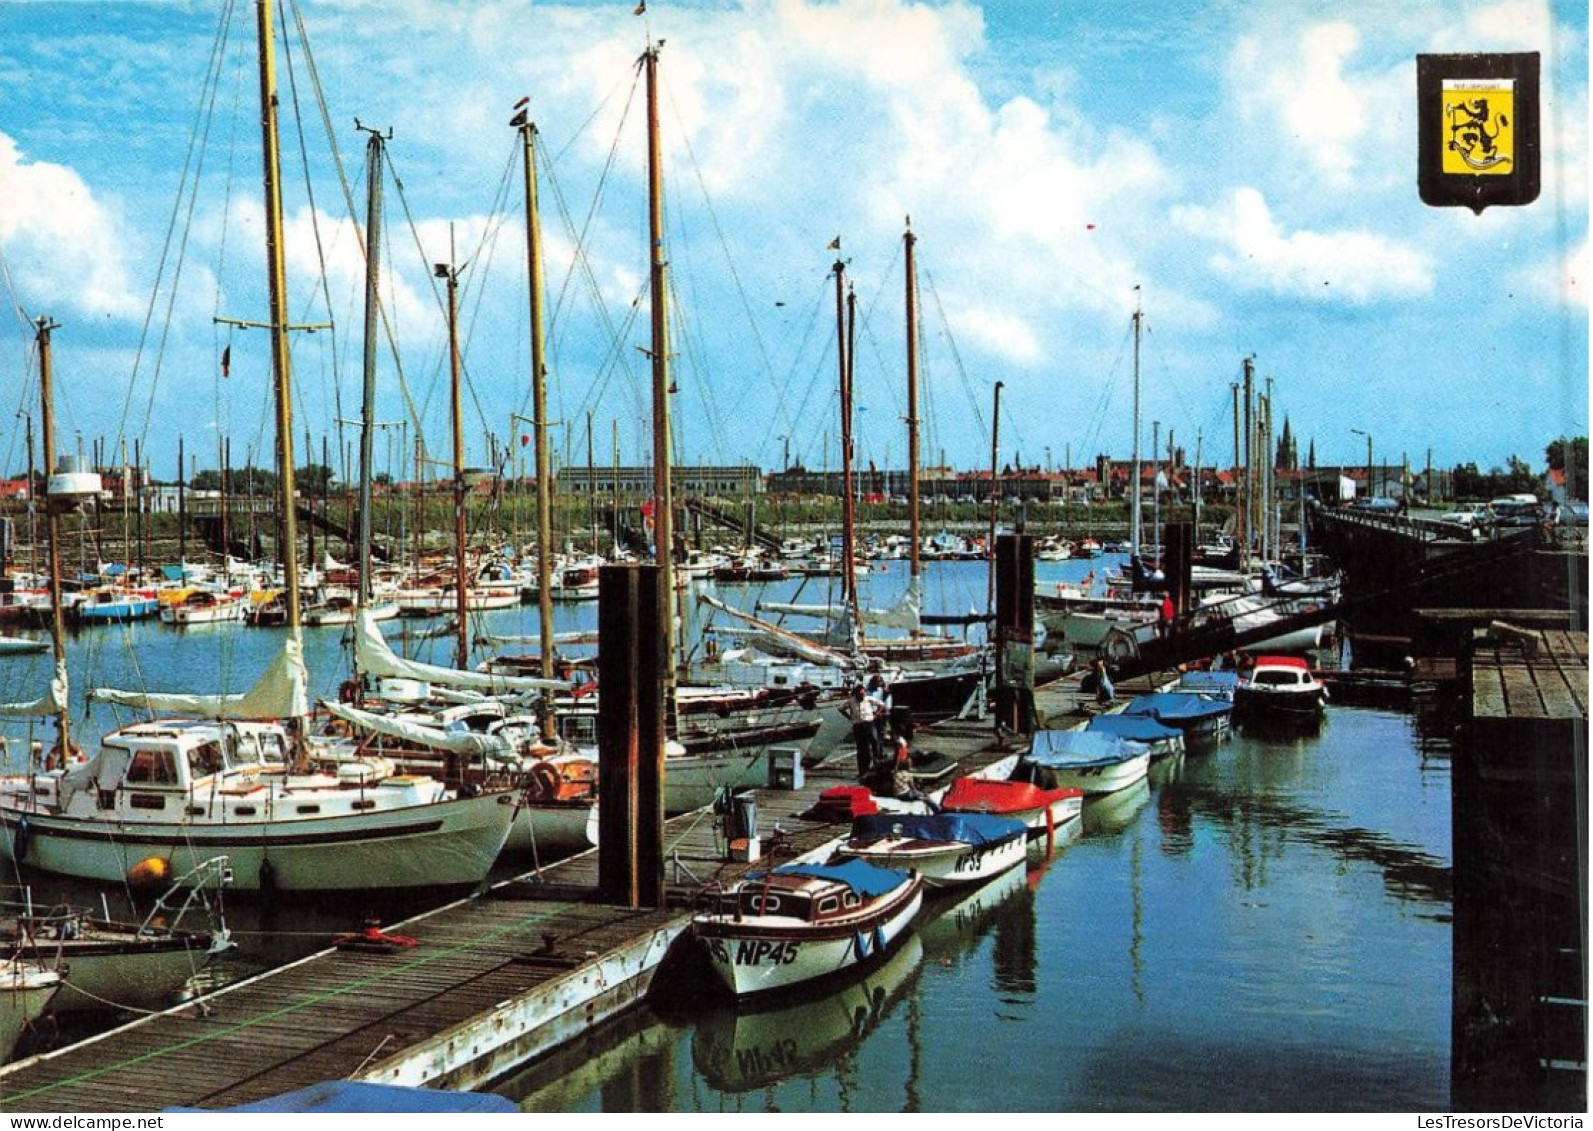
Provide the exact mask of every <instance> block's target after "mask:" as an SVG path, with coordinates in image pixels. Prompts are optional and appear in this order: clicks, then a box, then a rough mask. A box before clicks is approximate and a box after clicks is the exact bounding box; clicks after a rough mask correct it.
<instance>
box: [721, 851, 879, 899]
mask: <svg viewBox="0 0 1593 1131" xmlns="http://www.w3.org/2000/svg"><path fill="white" fill-rule="evenodd" d="M765 874H766V873H765ZM774 874H775V875H776V876H812V877H813V878H814V879H816V880H833V881H835V882H836V883H838V884H845V885H846V886H847V887H849V888H851V889H852V890H853V891H855V892H856V893H857V894H858V895H860V896H862V897H863V898H864V899H873V898H875V897H877V896H881V895H884V894H885V893H886V892H891V891H895V890H896V889H897V888H899V887H901V886H902V881H903V880H905V879H907V877H908V873H906V872H903V871H900V870H899V869H896V868H881V867H880V866H879V865H877V864H870V863H869V862H868V861H867V860H845V861H841V862H840V863H836V864H782V865H780V866H779V867H778V868H776V869H775V870H774ZM762 878H763V876H762V875H749V876H748V877H747V880H748V882H756V881H758V880H760V879H762Z"/></svg>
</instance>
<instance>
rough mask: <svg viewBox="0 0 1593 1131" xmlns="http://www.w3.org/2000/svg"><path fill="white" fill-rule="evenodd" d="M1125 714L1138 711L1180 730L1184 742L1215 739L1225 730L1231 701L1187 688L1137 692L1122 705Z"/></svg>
mask: <svg viewBox="0 0 1593 1131" xmlns="http://www.w3.org/2000/svg"><path fill="white" fill-rule="evenodd" d="M1123 714H1125V715H1142V716H1145V717H1147V718H1152V719H1155V720H1156V721H1157V722H1159V723H1162V724H1164V725H1166V726H1170V727H1177V728H1178V729H1179V730H1181V731H1183V732H1184V743H1185V745H1186V746H1187V745H1189V744H1191V743H1194V742H1219V741H1221V740H1222V739H1223V737H1224V736H1226V735H1227V733H1228V720H1229V716H1230V715H1232V714H1233V701H1232V700H1230V699H1223V698H1219V697H1217V696H1215V695H1197V694H1195V693H1194V692H1189V691H1156V692H1152V693H1150V694H1148V695H1139V696H1136V697H1135V698H1134V700H1133V701H1132V702H1130V703H1129V705H1128V706H1127V707H1124V708H1123Z"/></svg>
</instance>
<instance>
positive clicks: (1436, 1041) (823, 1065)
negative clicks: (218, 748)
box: [0, 561, 1451, 1112]
mask: <svg viewBox="0 0 1593 1131" xmlns="http://www.w3.org/2000/svg"><path fill="white" fill-rule="evenodd" d="M1107 564H1109V563H1106V562H1104V561H1097V562H1089V563H1086V562H1078V561H1075V562H1067V563H1057V564H1050V563H1047V564H1044V565H1042V566H1041V568H1040V571H1039V572H1040V578H1041V579H1042V580H1049V579H1059V578H1061V577H1069V578H1077V577H1081V576H1083V575H1084V573H1085V572H1086V571H1088V570H1091V569H1101V568H1103V567H1104V566H1105V565H1107ZM984 576H985V575H984V570H983V567H982V566H981V565H978V564H977V563H956V564H940V565H936V566H935V567H933V568H932V569H931V572H930V576H929V581H928V584H927V586H926V593H927V597H928V599H927V601H926V604H927V606H928V607H929V608H931V609H932V610H934V611H948V612H951V611H956V612H965V611H967V610H968V608H969V607H980V606H982V605H983V601H984V586H985V580H984ZM870 584H871V586H872V587H873V588H874V593H873V594H872V596H873V599H874V600H875V601H876V602H878V603H880V604H883V603H885V602H886V601H888V600H890V599H891V597H892V596H893V593H892V592H891V589H892V587H893V586H894V587H895V588H896V591H898V592H899V587H900V586H901V585H903V584H905V569H904V568H903V567H902V566H901V564H900V563H891V569H888V570H887V571H886V572H885V573H883V574H877V575H874V576H873V577H871V579H870ZM789 592H790V587H789V586H788V587H786V588H784V589H782V590H780V591H777V592H769V593H767V594H764V596H765V597H766V599H784V598H785V596H786V594H788V593H789ZM937 594H944V595H940V596H937ZM719 595H720V596H721V597H722V598H723V599H726V600H728V601H730V602H731V603H735V604H741V605H743V607H750V605H751V603H752V599H753V597H754V596H756V594H752V593H750V592H749V593H746V594H745V595H744V596H743V595H742V594H740V593H738V592H737V591H735V590H726V589H725V588H724V587H721V592H720V594H719ZM803 599H812V598H811V594H810V595H808V596H805V597H804V598H803ZM589 616H595V610H593V609H591V608H590V607H585V608H576V607H570V608H568V609H561V613H560V619H561V621H567V622H570V624H569V626H570V627H578V626H579V624H578V622H580V621H581V620H583V619H584V618H586V617H589ZM534 621H535V609H534V608H529V609H524V610H506V611H504V612H500V613H495V614H490V627H489V630H490V631H494V632H502V633H513V632H532V631H534ZM390 627H391V628H392V630H393V633H394V634H395V636H394V638H395V642H396V640H397V639H398V637H397V635H396V634H397V633H398V632H400V631H401V630H406V629H412V628H413V627H414V624H413V623H412V622H403V623H400V624H395V625H393V626H390ZM562 627H564V625H561V628H562ZM340 637H341V633H340V631H339V630H336V629H325V630H317V631H308V632H307V633H306V658H307V662H308V664H309V666H310V671H311V673H312V677H313V678H314V679H315V683H316V686H315V691H316V692H317V693H318V694H323V695H330V694H332V693H333V692H334V690H335V687H336V684H337V682H338V680H339V679H341V678H343V677H344V676H345V675H346V674H347V661H346V658H345V657H344V656H343V655H342V649H341V645H340ZM278 640H279V634H278V633H276V632H274V631H272V630H257V629H250V628H246V627H243V626H217V627H214V628H207V629H198V630H193V629H190V630H186V631H181V632H179V631H175V630H172V629H170V628H166V627H164V626H160V625H157V624H153V623H146V624H140V625H136V626H133V627H131V628H126V629H122V628H106V629H95V630H89V631H85V632H83V633H80V634H77V635H75V636H74V637H73V638H72V641H71V645H70V649H69V653H70V656H69V658H70V660H71V663H72V671H73V677H74V680H75V681H76V682H75V686H74V700H75V701H77V702H79V703H80V697H81V694H82V691H83V688H84V687H86V686H91V685H101V686H122V687H149V688H151V689H154V688H159V689H161V690H217V689H218V688H217V681H218V679H219V680H221V681H222V682H223V683H224V684H225V687H224V688H222V689H226V690H234V691H236V690H242V689H243V688H245V687H247V686H248V684H249V683H250V682H251V681H252V679H253V677H254V675H256V674H258V672H259V670H261V669H262V668H263V667H264V665H265V662H266V658H267V657H268V656H269V654H270V653H271V651H272V650H273V649H274V647H275V646H276V643H277V641H278ZM433 643H434V644H435V645H436V651H435V652H434V653H433V655H432V656H431V657H430V658H432V659H435V660H438V661H439V662H447V653H448V649H449V647H450V644H449V642H448V641H446V640H444V641H441V642H433ZM40 660H41V658H37V657H34V658H30V657H18V658H15V659H11V660H7V661H5V662H4V668H3V670H0V687H3V690H0V695H3V696H5V697H7V698H10V699H13V700H21V699H25V698H29V697H31V696H32V695H36V694H37V693H38V692H37V691H36V690H33V691H29V690H28V689H27V686H26V685H27V684H28V683H29V682H30V681H31V680H33V679H36V678H38V677H39V676H40V675H41V674H42V673H43V672H44V671H45V670H47V664H43V663H41V662H40ZM80 718H83V719H84V721H83V722H82V724H81V727H80V729H79V731H78V733H79V734H81V735H83V736H84V740H85V741H92V736H93V735H94V734H95V733H97V732H98V731H101V730H104V729H109V727H110V726H112V725H115V723H116V721H117V720H116V719H114V718H113V717H112V716H110V714H109V713H108V712H105V711H104V710H103V709H102V708H95V711H94V713H93V715H92V716H90V717H88V718H84V716H83V712H82V709H81V707H80V706H79V707H78V708H75V713H74V723H75V724H77V723H78V720H79V719H80ZM47 729H48V728H46V730H47ZM10 737H11V739H12V746H11V756H12V761H13V764H16V762H17V761H18V757H19V755H21V756H23V757H25V752H26V746H27V742H28V741H29V739H30V736H29V735H28V734H26V733H23V732H20V731H17V730H13V731H12V732H11V736H10ZM31 737H46V736H43V735H40V736H31ZM1075 824H1076V826H1077V827H1071V828H1068V829H1066V830H1065V832H1064V835H1063V836H1062V838H1061V840H1060V843H1058V844H1057V845H1056V846H1055V847H1054V848H1053V850H1052V851H1051V852H1050V853H1046V852H1045V851H1044V850H1043V847H1042V846H1036V847H1035V848H1033V849H1031V853H1030V858H1029V861H1028V865H1027V867H1026V868H1024V869H1019V870H1014V871H1012V872H1009V873H1008V874H1007V875H1006V876H1004V877H1002V878H1000V879H998V880H997V881H995V882H993V883H992V884H990V885H988V886H986V887H984V888H981V889H979V890H978V891H976V892H973V893H972V894H969V895H966V896H959V897H957V898H954V899H945V898H943V897H942V898H937V900H936V901H934V902H931V903H930V904H928V905H927V906H926V908H925V911H924V913H923V915H922V917H921V918H920V920H919V921H918V925H917V928H916V930H915V931H914V932H913V933H912V934H911V936H910V937H909V938H908V940H907V942H906V943H905V945H903V946H902V947H901V948H900V949H899V950H898V951H897V952H896V953H894V954H893V955H892V957H891V958H890V959H889V961H887V962H886V963H885V965H883V966H882V967H880V968H878V969H876V970H874V971H873V972H871V973H870V974H869V975H867V976H866V977H865V978H863V979H862V980H859V981H855V982H853V983H851V984H849V985H843V986H840V987H836V988H834V989H833V990H831V991H829V992H826V993H824V994H822V995H818V996H815V997H813V998H811V999H808V1000H804V1001H802V1002H800V1003H794V1004H789V1005H784V1006H781V1007H780V1008H776V1009H769V1010H761V1011H757V1012H745V1011H743V1012H737V1011H736V1010H734V1009H732V1008H730V1007H729V1006H727V1005H726V1004H724V1003H723V1002H722V1000H721V999H720V998H719V997H718V996H717V995H716V994H714V993H713V992H711V983H710V982H709V981H707V978H708V977H709V975H708V974H707V972H706V971H698V970H694V969H691V968H690V967H689V966H688V968H687V969H686V970H685V971H683V972H681V973H680V974H678V975H672V977H673V979H674V982H673V984H670V985H665V986H658V987H656V988H657V989H659V990H660V993H659V994H658V995H657V996H658V1000H657V1002H656V1004H654V1005H651V1006H650V1007H647V1008H643V1009H639V1010H636V1011H633V1012H632V1013H631V1014H629V1015H627V1016H626V1017H625V1018H623V1019H622V1020H620V1021H618V1022H615V1023H614V1024H612V1025H611V1026H609V1027H607V1028H604V1029H602V1030H599V1031H598V1032H596V1033H594V1034H591V1035H589V1036H588V1037H586V1038H584V1039H583V1040H581V1041H579V1042H577V1043H576V1044H574V1045H572V1046H569V1047H568V1048H566V1049H564V1050H561V1051H560V1052H558V1053H555V1054H553V1055H552V1056H550V1057H548V1058H545V1059H544V1060H542V1061H539V1062H537V1063H534V1064H532V1065H530V1066H528V1067H526V1068H525V1069H523V1070H522V1071H520V1072H518V1073H517V1074H514V1075H513V1076H512V1077H510V1078H508V1079H506V1080H504V1081H501V1082H500V1083H499V1084H498V1085H497V1086H496V1088H495V1090H497V1091H500V1092H502V1093H503V1094H505V1095H508V1096H510V1097H511V1098H513V1099H514V1100H516V1101H517V1102H518V1103H519V1104H520V1105H521V1107H522V1108H523V1109H525V1110H527V1111H546V1112H551V1111H565V1112H618V1111H660V1112H664V1111H668V1112H696V1111H707V1112H771V1111H783V1112H829V1111H836V1112H873V1111H926V1112H927V1111H1014V1112H1039V1111H1088V1112H1097V1111H1098V1112H1129V1111H1279V1110H1293V1111H1324V1112H1327V1111H1444V1110H1447V1108H1448V1105H1449V1098H1450V1092H1449V1089H1450V1078H1449V1071H1450V946H1451V937H1450V907H1451V897H1450V881H1451V872H1450V859H1451V858H1450V773H1449V762H1448V758H1447V750H1446V747H1445V746H1444V744H1443V742H1442V741H1441V740H1438V741H1435V740H1432V739H1429V738H1426V737H1424V736H1423V735H1422V734H1421V733H1420V728H1419V726H1418V722H1417V719H1416V718H1415V717H1414V716H1412V715H1411V714H1409V713H1406V712H1403V711H1399V710H1385V709H1372V708H1361V707H1353V706H1349V705H1346V704H1337V703H1336V704H1333V705H1331V706H1330V708H1329V713H1328V717H1327V720H1326V722H1325V724H1324V725H1323V727H1322V728H1321V731H1320V733H1314V734H1310V735H1304V736H1301V735H1295V736H1280V735H1265V734H1243V733H1241V734H1236V735H1234V736H1232V737H1231V738H1230V739H1228V740H1227V741H1225V742H1223V743H1222V744H1220V745H1217V746H1215V747H1213V748H1210V749H1194V750H1191V751H1190V752H1188V753H1186V754H1184V755H1182V756H1180V757H1178V758H1175V759H1172V760H1169V761H1167V762H1163V763H1158V764H1157V765H1156V766H1154V767H1153V770H1152V777H1151V780H1150V781H1148V782H1146V783H1142V784H1141V785H1139V786H1137V787H1135V788H1133V789H1131V790H1129V791H1125V792H1124V793H1121V794H1117V795H1112V796H1110V797H1107V798H1103V799H1098V800H1091V801H1089V802H1088V803H1087V804H1086V807H1085V812H1084V816H1083V819H1082V820H1081V821H1080V822H1076V823H1075ZM18 878H20V879H23V880H26V881H28V882H30V883H32V884H33V885H34V888H35V892H36V898H40V899H48V898H72V899H79V900H80V899H82V898H83V897H84V895H85V894H88V893H85V892H83V891H82V890H81V889H80V888H75V887H73V886H72V885H66V884H63V883H61V882H60V881H58V880H53V879H51V878H50V877H44V876H39V875H37V874H27V873H26V872H24V873H23V874H21V875H20V876H19V877H15V878H13V882H14V880H15V879H18ZM107 894H108V898H109V900H110V901H111V903H112V905H113V910H114V909H117V907H118V905H119V902H120V901H122V900H125V899H126V898H128V897H127V894H126V893H107ZM98 897H99V893H95V894H94V898H95V899H96V901H97V900H98ZM417 902H419V901H417V900H409V901H407V902H406V904H405V910H406V912H412V911H414V910H415V909H416V904H417ZM367 914H370V915H375V916H378V917H382V918H384V920H385V921H392V920H393V919H394V918H396V917H397V914H396V909H394V908H383V907H379V906H368V907H367V906H362V907H359V908H355V907H352V906H349V905H347V904H345V905H343V906H331V907H325V906H304V907H279V908H274V909H269V910H268V909H264V908H259V907H251V906H248V905H245V904H237V905H230V906H229V915H228V918H229V922H230V923H231V925H232V926H233V928H234V931H235V934H236V937H237V940H238V943H239V946H238V947H237V949H236V951H235V952H234V953H232V954H231V955H229V956H227V957H225V958H223V959H222V960H221V961H220V962H219V963H218V964H217V966H216V968H215V970H213V971H212V972H211V978H212V980H213V981H223V982H224V981H228V980H232V979H235V978H239V977H243V976H247V975H248V974H252V973H254V972H256V971H258V970H259V969H262V968H264V967H266V966H269V965H271V964H274V963H276V962H280V961H283V960H287V959H291V958H293V957H297V956H299V955H302V954H306V953H310V952H312V951H314V950H317V949H320V948H322V947H324V946H326V945H327V944H328V943H329V941H330V939H331V937H332V936H333V935H334V934H336V933H340V932H343V931H349V930H353V929H356V928H357V927H358V925H359V923H358V921H357V920H358V919H359V918H360V917H362V916H364V915H367ZM72 1035H75V1034H72V1033H61V1034H51V1033H40V1034H38V1035H36V1036H35V1038H34V1039H33V1042H32V1044H31V1045H30V1046H27V1047H25V1048H24V1050H22V1051H24V1052H26V1051H38V1050H39V1049H40V1048H41V1047H49V1045H50V1044H51V1043H52V1042H53V1041H59V1040H64V1039H69V1038H70V1037H71V1036H72Z"/></svg>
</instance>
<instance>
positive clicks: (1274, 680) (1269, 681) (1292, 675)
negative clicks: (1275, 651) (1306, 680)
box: [1255, 671, 1300, 687]
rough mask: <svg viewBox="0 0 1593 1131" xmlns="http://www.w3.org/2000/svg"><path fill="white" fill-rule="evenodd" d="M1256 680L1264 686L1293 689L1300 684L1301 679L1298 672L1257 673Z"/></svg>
mask: <svg viewBox="0 0 1593 1131" xmlns="http://www.w3.org/2000/svg"><path fill="white" fill-rule="evenodd" d="M1255 680H1256V682H1257V683H1259V684H1262V685H1264V686H1270V687H1292V686H1294V685H1295V684H1297V683H1299V682H1300V677H1299V673H1298V672H1288V671H1280V672H1257V673H1256V677H1255Z"/></svg>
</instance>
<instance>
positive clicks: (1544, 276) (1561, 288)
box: [1519, 239, 1588, 311]
mask: <svg viewBox="0 0 1593 1131" xmlns="http://www.w3.org/2000/svg"><path fill="white" fill-rule="evenodd" d="M1519 283H1520V285H1521V286H1522V287H1523V288H1524V289H1525V290H1526V291H1527V292H1528V293H1529V294H1533V295H1536V296H1537V297H1539V298H1541V299H1543V300H1544V301H1545V302H1549V303H1553V304H1555V305H1557V306H1563V307H1569V308H1571V309H1576V310H1583V311H1585V310H1587V309H1588V245H1587V240H1586V239H1583V241H1582V242H1581V243H1580V244H1578V245H1577V246H1576V247H1574V248H1570V249H1568V250H1567V251H1566V253H1565V254H1564V255H1562V256H1559V257H1558V258H1556V259H1554V260H1553V261H1552V262H1548V263H1543V264H1540V265H1538V266H1537V267H1536V268H1535V269H1533V270H1530V271H1527V272H1524V273H1523V274H1522V275H1521V276H1520V277H1519Z"/></svg>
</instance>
